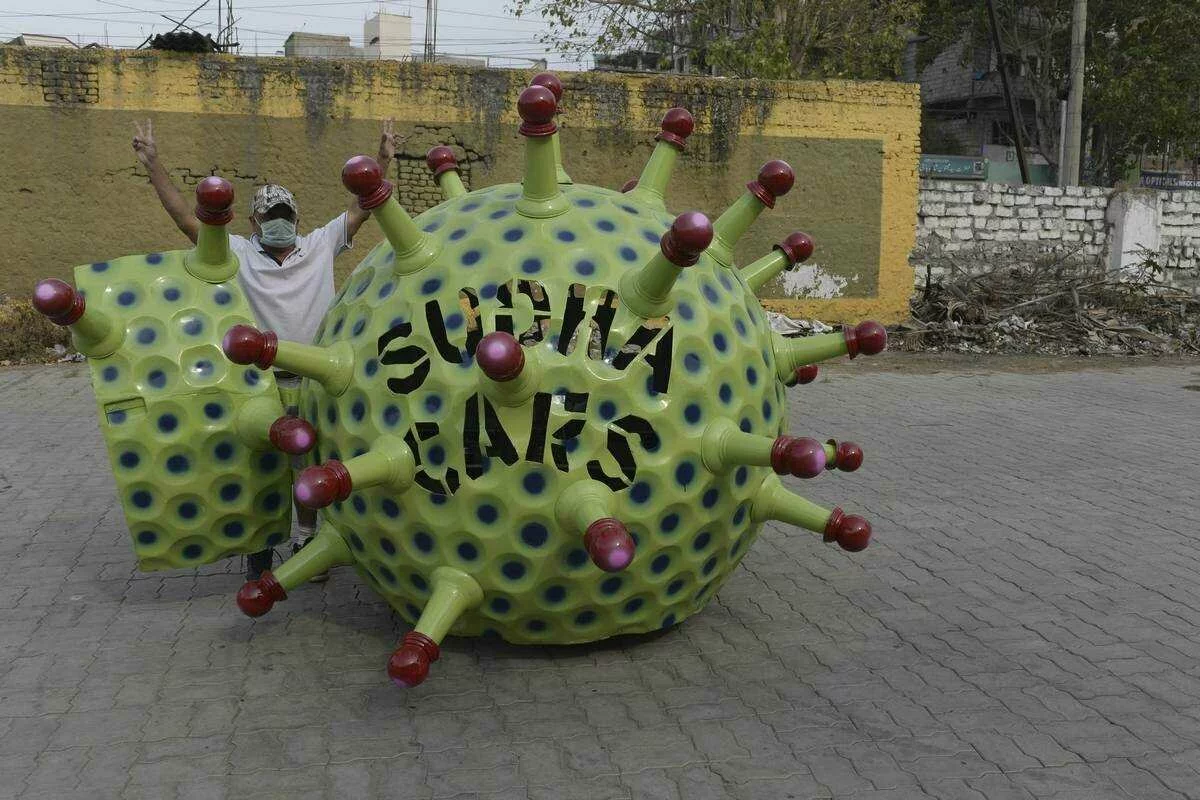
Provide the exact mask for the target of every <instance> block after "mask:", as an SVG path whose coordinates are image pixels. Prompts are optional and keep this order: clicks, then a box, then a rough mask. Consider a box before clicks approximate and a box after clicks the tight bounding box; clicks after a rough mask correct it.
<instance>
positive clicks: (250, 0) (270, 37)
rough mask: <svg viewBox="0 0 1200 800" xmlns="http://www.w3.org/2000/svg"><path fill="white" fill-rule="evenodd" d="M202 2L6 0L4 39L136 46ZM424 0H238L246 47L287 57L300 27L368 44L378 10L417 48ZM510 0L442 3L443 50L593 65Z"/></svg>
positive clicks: (209, 17) (197, 18) (502, 61)
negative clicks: (405, 30)
mask: <svg viewBox="0 0 1200 800" xmlns="http://www.w3.org/2000/svg"><path fill="white" fill-rule="evenodd" d="M201 2H202V0H0V41H7V40H9V39H11V38H12V37H14V36H16V35H18V34H20V33H49V34H57V35H60V36H67V37H70V38H71V39H72V40H81V41H82V42H83V43H84V44H87V43H88V42H92V41H96V42H99V43H101V44H105V43H107V44H108V45H109V46H111V47H136V46H138V45H139V44H140V43H141V42H142V41H143V40H144V39H145V38H146V37H147V36H148V35H152V34H155V33H166V32H167V31H168V30H170V29H171V28H173V27H174V23H171V22H168V21H167V20H166V19H163V18H162V17H161V16H160V15H161V14H166V15H167V16H169V17H173V18H174V19H176V20H181V19H183V18H184V17H185V16H186V15H187V14H188V13H189V12H191V11H192V10H193V9H195V8H196V7H197V6H198V5H200V3H201ZM218 2H220V3H221V4H222V5H224V2H225V0H209V2H208V4H207V5H206V6H205V7H203V8H202V9H200V10H199V11H197V12H196V13H195V15H193V16H192V18H191V19H189V20H188V25H190V26H192V27H194V28H196V29H197V30H199V31H201V32H202V33H210V34H212V35H213V36H214V37H215V36H216V30H217V4H218ZM425 5H426V4H425V2H424V1H423V0H413V1H412V2H408V1H407V0H391V1H390V2H380V1H379V0H294V1H293V2H286V0H233V12H234V18H235V19H236V20H237V24H236V28H237V36H238V41H239V42H240V44H241V52H242V53H243V54H246V55H254V54H255V51H256V50H257V53H258V54H259V55H274V54H276V52H277V51H278V52H279V54H280V55H282V51H283V41H284V39H286V38H287V36H288V34H289V33H290V32H292V31H305V32H308V33H328V34H340V35H347V36H349V37H350V40H351V44H354V45H361V44H362V23H363V20H364V19H366V18H367V17H368V16H371V15H372V14H374V13H375V12H376V11H377V10H379V9H381V8H382V9H383V10H385V11H388V12H389V13H393V14H407V15H409V16H411V17H412V36H413V45H414V48H415V49H416V50H417V51H420V50H421V49H422V46H423V43H424V40H425ZM508 5H509V3H508V2H507V0H438V19H437V33H438V52H441V53H454V54H459V55H480V56H482V55H487V56H492V57H493V58H492V59H491V63H492V64H493V65H494V66H512V67H527V66H529V65H530V64H529V61H530V60H532V59H537V58H547V59H548V60H549V62H550V67H551V68H552V69H559V70H571V69H589V68H591V63H590V59H589V60H588V61H585V62H584V63H579V62H576V61H567V60H564V59H563V58H562V57H561V56H559V55H558V54H556V53H553V52H551V51H548V50H547V48H546V46H545V45H543V44H541V43H540V42H539V41H538V39H539V37H540V35H542V34H544V33H546V31H547V26H546V25H545V24H544V23H543V22H542V21H541V20H540V18H539V17H537V16H536V15H535V16H526V17H523V18H520V19H518V18H517V17H514V16H513V15H512V14H511V13H510V12H509V11H508V10H507V7H508Z"/></svg>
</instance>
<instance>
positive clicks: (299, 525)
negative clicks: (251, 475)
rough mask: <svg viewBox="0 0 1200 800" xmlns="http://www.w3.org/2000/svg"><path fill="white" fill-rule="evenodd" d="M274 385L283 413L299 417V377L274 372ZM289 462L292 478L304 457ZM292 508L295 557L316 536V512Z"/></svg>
mask: <svg viewBox="0 0 1200 800" xmlns="http://www.w3.org/2000/svg"><path fill="white" fill-rule="evenodd" d="M275 383H276V385H277V386H279V394H280V398H281V399H282V400H283V413H285V414H287V415H288V416H289V417H298V416H300V376H298V375H293V374H292V373H290V372H283V371H281V370H276V371H275ZM291 462H292V474H293V476H295V475H298V474H299V473H300V470H302V469H304V456H292V459H291ZM292 508H293V511H294V512H295V515H296V518H295V521H294V522H293V524H292V555H295V554H296V553H298V552H300V548H302V547H304V545H306V544H308V543H309V542H311V541H312V539H313V537H314V536H316V535H317V512H316V511H315V510H314V509H311V508H305V507H304V506H302V505H300V504H299V503H293V505H292ZM310 580H311V582H313V583H322V582H324V581H327V580H329V572H328V571H325V572H322V573H320V574H318V575H314V576H313V577H312V578H310Z"/></svg>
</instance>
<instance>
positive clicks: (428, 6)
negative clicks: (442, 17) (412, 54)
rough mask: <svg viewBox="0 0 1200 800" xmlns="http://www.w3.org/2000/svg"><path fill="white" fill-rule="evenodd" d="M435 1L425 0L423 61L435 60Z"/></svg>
mask: <svg viewBox="0 0 1200 800" xmlns="http://www.w3.org/2000/svg"><path fill="white" fill-rule="evenodd" d="M437 13H438V12H437V0H425V60H426V61H429V62H432V61H436V60H437Z"/></svg>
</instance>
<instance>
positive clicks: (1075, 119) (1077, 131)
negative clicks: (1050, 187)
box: [1059, 0, 1087, 186]
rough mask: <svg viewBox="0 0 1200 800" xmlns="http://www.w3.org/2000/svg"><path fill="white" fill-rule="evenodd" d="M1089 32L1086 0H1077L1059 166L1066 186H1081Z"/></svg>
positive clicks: (1072, 28) (1072, 18) (1073, 18)
mask: <svg viewBox="0 0 1200 800" xmlns="http://www.w3.org/2000/svg"><path fill="white" fill-rule="evenodd" d="M1085 33H1087V0H1075V11H1074V12H1073V13H1072V15H1071V90H1070V93H1069V94H1068V95H1067V135H1066V140H1067V144H1066V146H1065V147H1064V148H1063V163H1062V164H1060V165H1059V173H1060V175H1061V176H1062V177H1061V179H1060V180H1059V183H1060V184H1061V185H1063V186H1078V185H1079V162H1080V160H1081V153H1080V152H1079V144H1080V140H1081V139H1082V138H1083V60H1084V34H1085Z"/></svg>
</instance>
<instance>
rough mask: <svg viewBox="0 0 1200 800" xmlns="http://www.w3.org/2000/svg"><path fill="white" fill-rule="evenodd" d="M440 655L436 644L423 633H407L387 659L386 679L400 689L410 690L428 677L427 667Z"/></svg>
mask: <svg viewBox="0 0 1200 800" xmlns="http://www.w3.org/2000/svg"><path fill="white" fill-rule="evenodd" d="M440 655H441V648H439V647H438V645H437V642H435V641H434V640H433V639H430V638H429V637H428V636H426V635H425V634H423V633H418V632H417V631H409V632H408V633H406V634H404V638H403V639H402V640H401V641H400V646H399V647H397V648H396V650H395V652H393V653H392V657H391V658H389V659H388V666H387V671H388V677H389V678H391V679H392V683H394V684H396V685H397V686H399V687H400V688H401V689H411V688H412V687H414V686H417V685H418V684H420V683H422V682H424V680H425V679H426V678H427V677H429V665H430V664H431V663H433V662H434V661H437V660H438V657H439V656H440Z"/></svg>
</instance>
